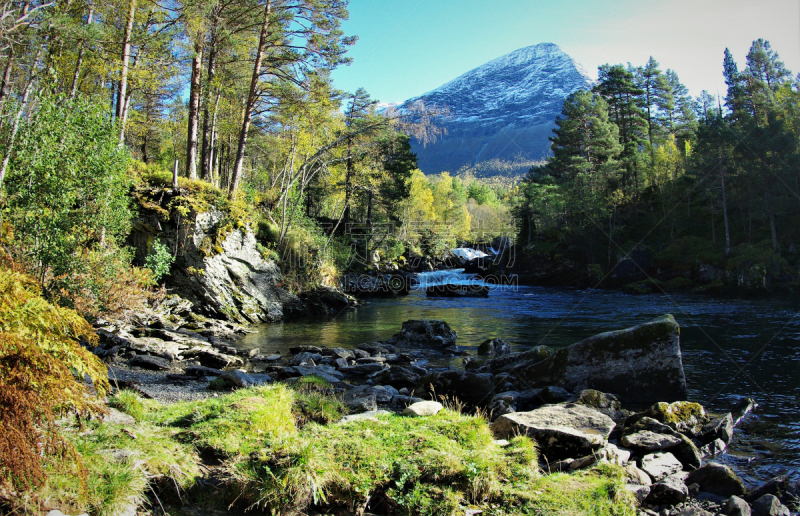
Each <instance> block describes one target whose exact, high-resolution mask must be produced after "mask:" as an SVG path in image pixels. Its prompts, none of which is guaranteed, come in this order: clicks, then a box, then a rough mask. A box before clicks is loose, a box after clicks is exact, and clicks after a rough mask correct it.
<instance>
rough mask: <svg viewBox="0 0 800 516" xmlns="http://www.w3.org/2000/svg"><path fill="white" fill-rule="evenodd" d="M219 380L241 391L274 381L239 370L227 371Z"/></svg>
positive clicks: (267, 377) (262, 375)
mask: <svg viewBox="0 0 800 516" xmlns="http://www.w3.org/2000/svg"><path fill="white" fill-rule="evenodd" d="M219 378H220V379H221V380H222V381H224V382H225V383H226V384H227V385H229V386H231V387H239V388H241V389H244V388H246V387H252V386H254V385H263V384H265V383H269V382H271V381H272V378H270V377H269V376H268V375H265V374H260V375H249V374H247V373H245V372H244V371H240V370H238V369H234V370H233V371H226V372H224V373H222V374H221V375H220V377H219Z"/></svg>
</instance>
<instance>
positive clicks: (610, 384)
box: [94, 298, 800, 515]
mask: <svg viewBox="0 0 800 516" xmlns="http://www.w3.org/2000/svg"><path fill="white" fill-rule="evenodd" d="M246 331H247V330H246V329H245V328H244V327H242V326H238V325H236V324H232V323H226V322H220V321H217V320H213V319H206V318H204V317H202V316H198V315H196V314H193V313H192V311H191V306H190V305H189V304H188V302H186V301H185V300H181V299H179V298H170V299H168V300H167V301H166V302H165V303H162V305H161V307H159V309H158V310H156V311H154V312H153V313H151V314H149V315H147V316H140V317H139V318H138V319H137V321H136V322H135V323H134V324H132V325H130V326H128V327H122V326H115V325H111V324H107V325H105V326H104V327H103V328H102V329H100V330H98V333H99V335H100V336H101V345H100V346H99V347H98V348H97V349H95V350H94V352H95V353H96V354H97V355H98V356H100V357H102V358H103V359H104V360H105V361H107V362H108V363H109V374H110V376H111V377H112V380H114V379H116V382H117V385H118V386H119V387H127V388H129V389H133V390H135V391H137V392H139V393H140V394H141V395H142V396H143V397H150V398H154V399H157V400H159V401H162V402H167V403H171V402H175V401H177V400H197V399H202V398H204V397H214V396H219V395H220V394H221V393H224V392H225V391H229V390H235V389H242V388H248V387H253V386H259V385H272V384H276V383H283V384H288V385H292V384H298V385H299V384H300V383H302V384H306V383H308V382H321V383H322V384H324V385H326V386H328V387H327V388H329V389H330V392H331V394H333V395H334V396H335V397H337V398H338V399H339V400H341V402H342V403H344V406H345V407H346V408H347V411H349V412H350V413H351V415H350V416H348V420H352V419H353V418H354V417H355V418H362V419H363V418H367V419H374V418H376V417H380V415H381V414H385V413H398V414H399V413H401V412H403V411H405V410H411V411H412V412H414V411H417V410H421V411H423V412H424V413H426V414H427V413H429V411H430V410H431V407H430V405H424V404H423V405H419V404H420V403H428V404H430V403H431V402H436V401H442V400H449V402H450V403H456V404H457V405H458V406H462V407H463V410H465V411H468V412H470V411H476V410H477V411H478V412H479V413H482V414H487V417H488V419H489V420H490V421H492V424H491V430H492V432H493V433H494V436H495V438H496V439H498V440H499V441H498V442H500V443H501V444H502V443H503V442H504V440H505V441H508V439H509V438H510V437H513V436H516V435H527V436H528V437H530V438H532V439H533V440H534V441H535V442H536V443H537V444H538V447H539V458H540V461H539V467H540V468H541V469H542V470H544V471H545V472H559V471H561V472H576V471H583V470H585V469H587V468H592V467H595V466H597V465H598V464H604V463H611V464H614V465H616V466H619V467H620V468H623V470H624V472H625V478H626V481H625V489H626V490H628V491H629V492H630V493H632V494H633V495H634V496H635V498H636V500H637V503H638V504H639V510H640V514H649V515H652V514H706V513H711V514H750V513H752V514H775V515H779V514H789V512H788V511H789V510H790V509H789V507H791V508H793V510H797V508H798V507H797V496H798V495H800V486H798V485H797V483H796V482H795V483H792V482H790V481H789V480H788V479H786V478H777V479H774V480H773V481H771V482H769V483H767V484H765V485H764V486H760V487H757V488H754V489H753V488H752V487H753V486H750V487H751V489H750V490H748V489H747V488H746V486H744V484H743V483H742V481H741V480H739V479H738V477H737V476H736V474H735V473H734V472H733V471H732V470H730V468H728V467H727V466H724V465H722V464H719V463H716V462H714V460H713V459H714V457H715V456H717V455H719V454H721V453H724V452H725V449H726V448H727V446H728V445H729V443H730V442H731V440H732V439H733V438H734V428H735V426H736V425H737V424H738V423H739V421H741V419H742V418H743V417H745V416H746V414H747V413H748V412H749V411H750V410H751V409H752V408H753V407H754V402H752V400H743V401H742V404H741V405H740V406H737V407H732V410H731V412H730V413H724V414H714V415H711V414H708V413H706V411H705V409H704V408H703V407H702V406H700V405H698V404H696V403H691V402H688V401H686V385H685V380H684V375H683V369H682V363H681V352H680V340H679V333H680V330H679V328H678V326H677V324H676V323H675V321H674V319H673V318H672V317H671V316H664V317H662V318H659V319H656V320H654V321H651V322H648V323H644V324H642V325H639V326H636V327H633V328H628V329H625V330H618V331H614V332H608V333H604V334H599V335H596V336H594V337H591V338H589V339H586V340H584V341H582V342H579V343H577V344H575V345H573V346H570V347H567V348H564V349H561V350H557V351H556V350H552V349H549V348H546V347H544V346H540V347H538V348H535V349H533V350H531V351H528V352H525V353H517V354H514V353H510V352H509V351H510V347H509V346H508V345H507V344H505V343H504V342H503V341H502V340H501V339H492V340H488V341H486V342H485V343H484V344H483V345H482V346H481V347H480V349H479V355H478V356H468V354H467V353H465V352H464V351H462V350H460V349H459V347H458V346H457V335H456V333H455V332H454V331H453V330H452V329H451V328H450V327H449V326H448V325H447V324H446V323H445V322H443V321H432V320H430V321H425V320H423V321H407V322H406V323H404V324H403V327H402V328H401V329H400V331H399V332H398V333H396V334H395V335H394V336H393V337H392V338H390V339H388V340H387V341H381V342H374V343H364V344H361V345H359V346H357V347H356V348H354V349H344V348H325V347H318V346H314V345H311V344H308V345H303V346H297V347H295V348H292V349H290V350H289V353H286V354H273V355H263V354H261V352H260V351H259V350H249V351H247V352H246V353H244V352H242V351H239V350H238V348H237V347H236V339H237V338H238V337H239V336H241V335H243V334H244V332H246ZM459 356H461V357H463V358H462V359H463V362H464V369H461V368H452V367H447V366H445V365H443V364H444V362H447V361H450V362H452V360H454V357H459ZM428 400H430V401H428ZM409 407H412V408H411V409H409ZM415 407H416V408H415ZM433 410H434V411H435V410H436V408H435V406H434V409H433ZM764 507H768V510H769V511H772V512H763V508H764ZM747 510H751V512H749V513H748V512H747ZM665 511H667V512H665ZM692 511H694V512H692ZM702 511H706V512H702ZM736 511H739V512H736Z"/></svg>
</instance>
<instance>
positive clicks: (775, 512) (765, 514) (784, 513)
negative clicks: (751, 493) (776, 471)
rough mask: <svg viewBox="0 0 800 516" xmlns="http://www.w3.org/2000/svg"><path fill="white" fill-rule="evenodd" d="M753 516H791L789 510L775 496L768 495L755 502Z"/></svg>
mask: <svg viewBox="0 0 800 516" xmlns="http://www.w3.org/2000/svg"><path fill="white" fill-rule="evenodd" d="M752 509H753V516H789V515H790V513H789V509H788V508H787V507H785V506H784V505H783V504H782V503H781V501H780V500H779V499H778V498H777V497H776V496H773V495H770V494H766V495H764V496H762V497H761V498H759V499H758V500H756V501H755V502H753V505H752Z"/></svg>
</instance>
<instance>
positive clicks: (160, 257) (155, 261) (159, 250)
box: [144, 240, 175, 282]
mask: <svg viewBox="0 0 800 516" xmlns="http://www.w3.org/2000/svg"><path fill="white" fill-rule="evenodd" d="M174 261H175V257H174V256H172V253H170V252H169V247H167V246H166V245H164V244H162V243H161V242H159V241H158V240H156V241H155V242H153V249H152V251H151V252H150V254H148V255H147V258H145V260H144V266H145V267H146V268H148V269H150V270H151V271H153V281H155V282H158V280H160V279H161V278H162V277H164V276H166V275H167V274H169V271H170V268H171V267H172V262H174Z"/></svg>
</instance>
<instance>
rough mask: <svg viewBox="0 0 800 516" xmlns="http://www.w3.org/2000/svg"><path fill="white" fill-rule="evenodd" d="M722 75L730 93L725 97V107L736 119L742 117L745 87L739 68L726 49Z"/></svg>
mask: <svg viewBox="0 0 800 516" xmlns="http://www.w3.org/2000/svg"><path fill="white" fill-rule="evenodd" d="M722 74H723V76H724V77H725V84H726V85H727V86H728V93H727V95H726V96H725V107H727V108H728V111H729V112H730V113H731V115H733V117H734V118H736V117H737V116H740V114H741V110H742V102H743V101H744V87H743V82H742V76H741V74H740V73H739V67H738V66H737V65H736V61H735V60H734V59H733V55H732V54H731V51H730V50H728V49H727V48H726V49H725V59H724V61H723V62H722Z"/></svg>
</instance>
